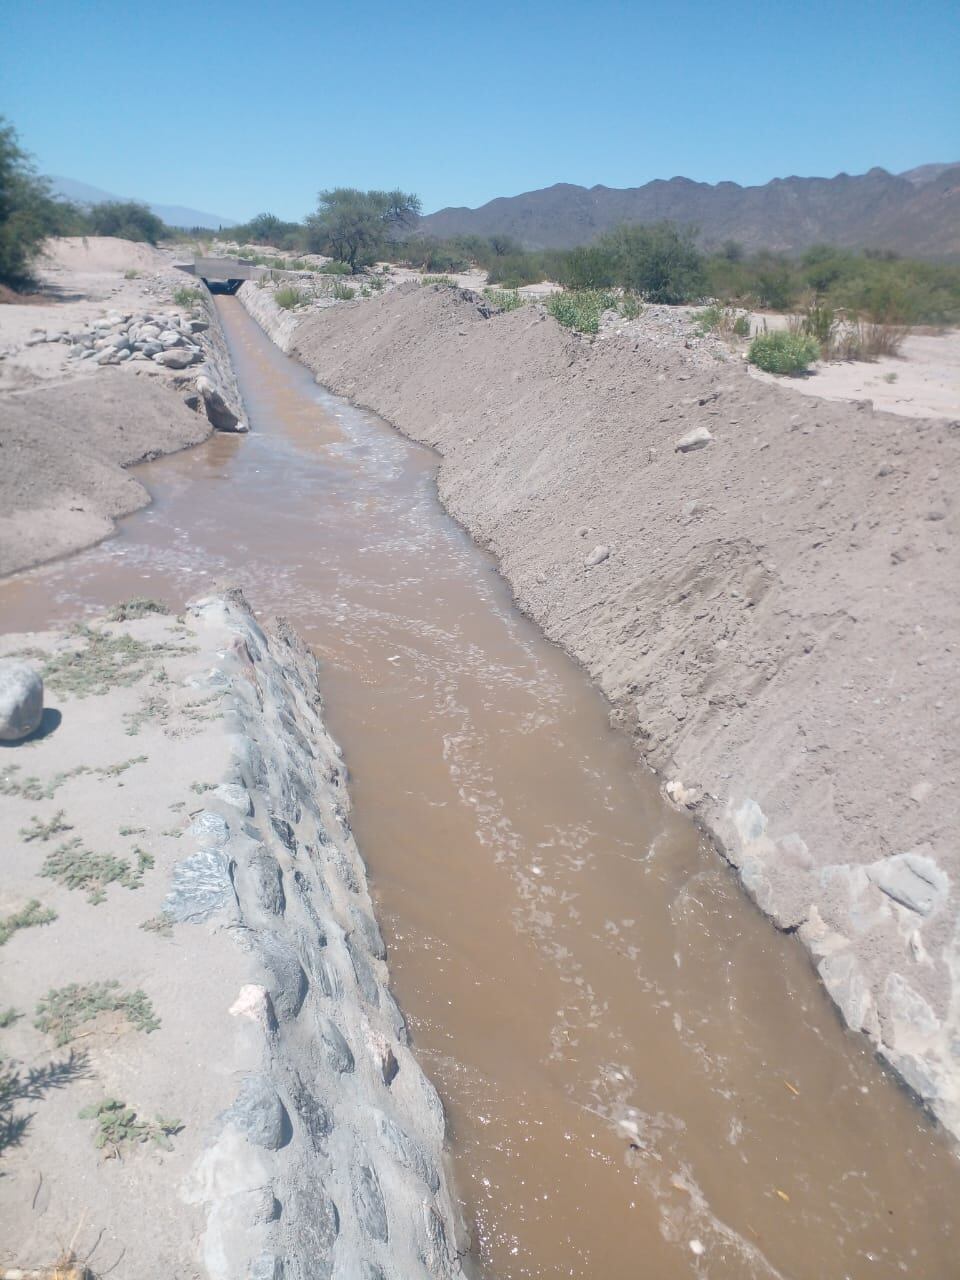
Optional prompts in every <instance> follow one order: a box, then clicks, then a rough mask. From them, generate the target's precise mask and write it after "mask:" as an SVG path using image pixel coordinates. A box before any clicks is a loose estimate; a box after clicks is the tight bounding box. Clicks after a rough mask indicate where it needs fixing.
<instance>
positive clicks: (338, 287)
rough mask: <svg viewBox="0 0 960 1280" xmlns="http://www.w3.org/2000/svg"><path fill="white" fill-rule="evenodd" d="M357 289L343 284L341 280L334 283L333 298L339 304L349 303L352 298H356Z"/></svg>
mask: <svg viewBox="0 0 960 1280" xmlns="http://www.w3.org/2000/svg"><path fill="white" fill-rule="evenodd" d="M356 293H357V291H356V289H354V288H353V287H352V286H351V285H349V284H341V282H340V281H339V280H335V281H334V285H333V290H332V296H333V297H334V298H336V299H337V301H338V302H349V301H350V299H351V298H353V297H356Z"/></svg>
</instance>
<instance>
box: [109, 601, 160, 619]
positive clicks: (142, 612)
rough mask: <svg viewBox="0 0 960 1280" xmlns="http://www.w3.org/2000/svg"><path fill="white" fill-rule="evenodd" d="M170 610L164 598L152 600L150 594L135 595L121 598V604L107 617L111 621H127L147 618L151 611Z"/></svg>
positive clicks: (115, 606) (116, 605)
mask: <svg viewBox="0 0 960 1280" xmlns="http://www.w3.org/2000/svg"><path fill="white" fill-rule="evenodd" d="M169 612H170V610H169V609H168V608H167V606H166V605H165V604H164V603H163V601H162V600H151V599H150V598H149V597H148V596H133V597H132V599H130V600H121V601H120V603H119V604H115V605H114V606H113V608H112V609H111V610H110V612H109V613H108V614H107V617H108V618H109V619H110V621H111V622H127V621H129V619H131V618H146V617H148V616H149V614H151V613H169Z"/></svg>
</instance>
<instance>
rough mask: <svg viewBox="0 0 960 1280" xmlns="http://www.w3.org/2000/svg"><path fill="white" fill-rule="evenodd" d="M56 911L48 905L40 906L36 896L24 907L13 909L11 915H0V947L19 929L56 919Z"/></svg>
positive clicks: (48, 922)
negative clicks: (17, 909)
mask: <svg viewBox="0 0 960 1280" xmlns="http://www.w3.org/2000/svg"><path fill="white" fill-rule="evenodd" d="M56 918H57V913H56V912H55V911H53V910H51V909H50V907H44V906H41V905H40V903H39V902H38V901H37V899H36V898H31V899H30V901H29V902H28V903H27V905H26V906H25V907H21V908H20V910H19V911H14V912H13V914H12V915H9V916H2V917H0V947H2V946H3V945H4V943H6V942H9V941H10V939H11V938H12V937H13V935H14V934H15V933H17V932H18V930H20V929H29V928H30V927H31V926H32V925H35V924H50V922H51V921H53V920H56Z"/></svg>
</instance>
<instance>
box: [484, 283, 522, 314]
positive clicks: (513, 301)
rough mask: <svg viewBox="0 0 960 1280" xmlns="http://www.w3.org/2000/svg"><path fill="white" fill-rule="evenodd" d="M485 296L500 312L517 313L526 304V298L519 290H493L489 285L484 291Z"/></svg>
mask: <svg viewBox="0 0 960 1280" xmlns="http://www.w3.org/2000/svg"><path fill="white" fill-rule="evenodd" d="M483 296H484V297H485V298H486V299H487V300H488V301H489V303H490V305H491V306H492V307H496V308H497V310H498V311H516V310H517V308H518V307H522V306H523V305H524V303H525V302H526V298H525V297H524V296H523V294H522V293H520V292H519V290H517V289H491V288H490V287H489V285H488V286H487V288H486V289H484V291H483Z"/></svg>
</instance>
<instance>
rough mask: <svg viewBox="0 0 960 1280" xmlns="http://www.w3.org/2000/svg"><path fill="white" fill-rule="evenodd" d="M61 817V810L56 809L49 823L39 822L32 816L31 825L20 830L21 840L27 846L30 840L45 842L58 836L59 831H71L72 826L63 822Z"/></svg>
mask: <svg viewBox="0 0 960 1280" xmlns="http://www.w3.org/2000/svg"><path fill="white" fill-rule="evenodd" d="M63 816H64V815H63V810H62V809H58V810H57V812H56V813H55V814H54V815H53V817H52V818H51V819H50V821H49V822H41V821H40V819H39V818H38V817H37V816H36V814H34V816H33V817H32V818H31V819H30V821H31V823H32V825H31V826H29V827H21V828H20V837H21V839H22V840H24V841H26V843H27V844H29V843H30V841H31V840H43V841H44V842H46V841H47V840H50V839H51V838H52V837H53V836H57V835H59V834H60V832H61V831H72V830H73V827H72V825H71V824H70V823H69V822H64V820H63Z"/></svg>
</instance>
